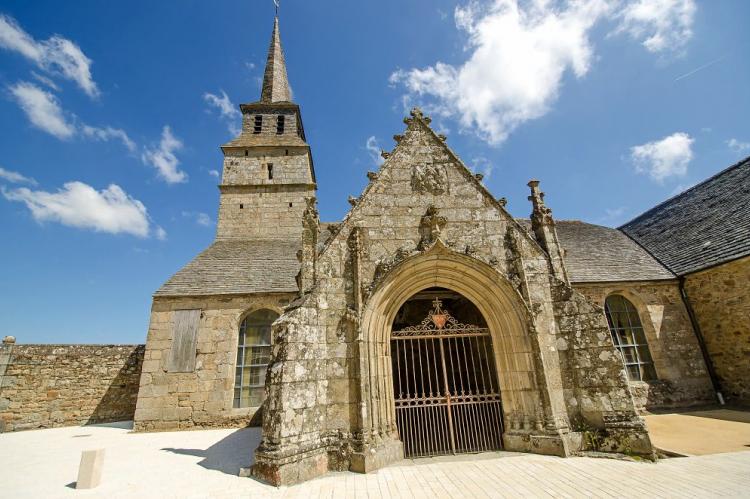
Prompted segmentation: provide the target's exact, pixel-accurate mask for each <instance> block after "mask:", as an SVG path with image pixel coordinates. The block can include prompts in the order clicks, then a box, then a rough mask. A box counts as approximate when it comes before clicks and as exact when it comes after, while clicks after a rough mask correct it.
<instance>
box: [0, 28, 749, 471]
mask: <svg viewBox="0 0 750 499" xmlns="http://www.w3.org/2000/svg"><path fill="white" fill-rule="evenodd" d="M240 109H241V111H242V132H241V133H240V135H239V136H238V137H236V138H235V139H233V140H232V141H230V142H228V143H226V144H224V145H223V146H222V151H223V155H224V163H223V173H222V179H221V184H220V185H219V190H220V193H221V196H220V204H219V215H218V226H217V233H216V239H215V241H214V242H213V243H212V244H211V245H210V246H209V247H208V248H207V249H206V250H205V251H203V252H202V253H200V254H199V255H198V256H196V257H195V259H194V260H192V261H191V262H190V263H188V264H187V265H186V266H185V267H184V268H183V269H181V270H180V271H179V272H177V273H176V274H175V275H174V276H172V277H171V278H170V279H169V280H168V281H167V282H166V283H165V284H164V285H163V286H162V287H161V288H159V289H158V290H157V291H156V293H155V294H154V298H153V306H152V310H151V320H150V326H149V331H148V337H147V340H146V345H145V350H144V349H141V350H140V351H139V352H135V353H134V354H131V357H129V359H130V360H129V362H131V364H129V365H131V367H132V366H134V365H136V364H137V365H140V366H141V368H140V371H139V372H140V378H138V373H139V372H138V371H137V370H136V371H133V369H131V370H127V371H121V372H119V374H118V375H121V376H126V377H125V378H122V379H126V380H127V381H128V383H131V384H132V383H133V379H135V380H136V381H135V384H138V383H139V386H138V388H137V392H136V391H135V390H136V389H135V388H133V389H132V390H130V391H128V394H130V395H127V394H126V395H117V396H113V397H114V398H113V399H116V400H118V401H121V400H123V397H126V396H127V397H131V398H132V402H133V403H134V404H135V412H134V420H135V429H136V430H138V431H154V430H169V429H187V428H193V427H225V426H243V425H247V424H259V425H260V424H262V434H263V438H262V443H261V445H260V447H259V448H258V449H257V450H253V449H247V454H248V463H250V462H251V461H253V462H254V464H253V467H252V470H251V471H250V473H252V474H253V475H254V476H256V477H259V478H261V479H263V480H266V481H268V482H270V483H273V484H290V483H295V482H299V481H303V480H306V479H309V478H312V477H314V476H317V475H320V474H322V473H325V472H327V471H329V470H344V469H349V470H354V471H361V472H367V471H371V470H374V469H377V468H380V467H382V466H384V465H386V464H388V463H391V462H393V461H396V460H399V459H402V458H403V457H405V456H406V457H416V456H430V455H439V454H449V453H464V452H477V451H485V450H498V449H505V450H512V451H521V452H534V453H542V454H552V455H558V456H570V455H574V454H577V453H581V452H584V451H589V450H593V451H599V452H611V453H624V454H629V455H640V456H645V457H651V456H652V455H653V449H652V445H651V442H650V440H649V435H648V431H647V428H646V426H645V424H644V421H643V419H642V418H641V416H640V415H639V414H640V413H641V412H642V411H643V410H645V409H653V408H660V407H673V406H683V405H698V404H706V403H713V402H716V401H717V398H718V399H722V397H725V398H727V399H728V400H730V401H733V402H736V403H742V402H745V403H747V402H750V291H749V288H750V287H749V286H748V284H747V283H748V282H750V158H748V159H745V160H744V161H742V162H740V163H738V164H736V165H734V166H731V167H729V168H728V169H726V170H724V171H723V172H721V173H719V174H718V175H716V176H714V177H712V178H710V179H708V180H706V181H704V182H703V183H701V184H698V185H696V186H695V187H693V188H691V189H689V190H688V191H686V192H684V193H682V194H680V195H678V196H676V197H674V198H672V199H670V200H668V201H665V202H664V203H662V204H661V205H659V206H657V207H655V208H653V209H651V210H649V211H648V212H646V213H644V214H643V215H641V216H640V217H638V218H636V219H635V220H633V221H631V222H629V223H628V224H626V225H624V226H623V227H621V228H619V229H612V228H608V227H602V226H598V225H593V224H588V223H584V222H579V221H564V220H555V219H554V218H553V216H552V211H551V210H550V208H549V207H547V206H546V204H545V202H544V193H543V192H542V191H541V190H540V183H539V182H538V181H536V180H531V181H530V182H529V184H528V186H529V201H530V204H529V210H530V217H529V218H528V219H518V218H514V217H513V216H511V215H510V214H509V213H508V211H506V209H505V201H504V199H502V198H500V199H498V198H496V197H495V196H494V195H493V194H492V193H490V192H489V191H488V190H487V188H486V187H485V186H484V185H483V184H482V177H481V175H478V174H474V173H472V172H471V171H470V170H469V169H468V168H467V167H466V166H465V165H464V164H463V163H462V161H461V160H460V158H458V157H457V156H456V155H455V154H454V153H453V152H452V151H451V149H450V147H449V146H448V144H447V143H446V137H445V136H443V135H440V134H437V133H435V131H433V129H432V128H431V127H430V119H429V117H427V116H425V115H424V114H423V113H422V112H421V111H420V110H419V109H414V110H413V111H412V112H411V114H410V115H409V116H408V117H406V118H405V119H404V126H403V127H402V128H401V129H397V130H396V131H397V132H398V135H395V136H394V140H395V143H396V144H395V147H394V149H393V150H392V151H390V152H384V153H383V156H384V158H385V161H384V163H383V164H382V166H381V167H380V169H379V170H378V171H376V172H369V173H368V174H367V175H368V178H369V183H368V185H367V187H366V188H365V189H364V191H363V192H362V193H361V195H360V196H358V197H350V199H349V202H350V204H351V209H350V210H349V212H348V213H347V215H346V216H345V217H344V218H343V220H340V221H336V222H330V223H328V222H322V221H320V219H319V216H318V211H317V209H316V179H315V170H314V167H313V160H312V153H311V148H310V146H309V144H308V143H307V141H306V139H305V132H304V127H303V121H302V115H301V113H300V107H299V105H298V104H296V103H294V102H292V101H291V93H290V90H289V83H288V79H287V71H286V66H285V62H284V54H283V51H282V47H281V39H280V33H279V23H278V19H276V20H275V22H274V27H273V34H272V38H271V44H270V48H269V52H268V60H267V64H266V68H265V74H264V79H263V85H262V91H261V96H260V99H259V100H258V101H257V102H253V103H249V104H242V105H241V106H240ZM3 348H5V349H6V350H7V351H8V352H10V353H9V354H8V355H9V357H8V359H10V358H11V357H10V355H13V353H12V348H13V345H12V344H8V345H4V346H3ZM15 348H16V349H17V350H16V353H15V355H17V356H18V355H23V352H24V351H23V350H22V346H20V345H18V346H16V347H15ZM19 349H21V350H19ZM6 350H3V352H5V351H6ZM125 353H128V352H125ZM133 355H135V357H133ZM0 360H1V359H0ZM113 362H114V363H115V364H116V363H117V362H118V361H117V359H115V361H113ZM141 363H142V364H141ZM6 364H7V365H8V369H10V371H9V374H7V376H9V377H12V376H16V381H15V382H14V383H15V386H16V391H13V392H12V395H13V397H17V396H18V393H19V392H18V387H19V386H20V385H23V383H26V382H23V383H19V382H18V379H20V378H19V377H20V376H21V375H20V374H15V375H14V374H13V372H14V371H13V363H12V360H6ZM0 365H2V362H0ZM123 373H124V374H123ZM0 379H2V374H0ZM138 379H139V382H138ZM28 384H29V385H31V384H32V382H31V381H29V382H28ZM0 386H2V385H0ZM113 386H114V385H113ZM118 386H122V387H124V386H125V384H124V382H123V384H121V385H118ZM122 389H123V390H125V388H122ZM126 391H127V390H126ZM107 393H109V392H107ZM136 393H137V395H136ZM2 397H6V398H7V399H8V400H9V401H13V400H14V398H13V397H11V396H10V395H7V392H4V393H0V404H1V403H2V400H3V398H2ZM63 398H64V397H63ZM129 400H130V399H129ZM11 405H12V404H10V403H9V404H6V406H5V407H3V405H0V419H2V418H4V420H5V421H6V422H5V424H6V429H13V425H14V424H16V427H17V428H22V427H24V426H23V425H21V426H18V424H19V423H18V421H20V420H21V419H23V418H21V417H16V416H17V414H18V413H20V412H22V409H16V410H15V412H14V410H13V408H14V407H16V406H15V405H14V406H13V407H11ZM9 407H10V409H9ZM97 407H99V406H97ZM115 412H117V411H115ZM8 414H10V415H11V416H7V415H8ZM87 414H88V413H87V412H86V411H83V412H82V413H81V414H79V416H80V417H78V419H77V420H78V421H80V420H82V419H83V420H85V418H86V417H89V416H88V415H87ZM110 417H111V415H110ZM102 419H106V415H105V416H102ZM73 420H76V419H75V418H73ZM66 421H67V420H66ZM14 422H15V423H14ZM25 427H29V426H28V425H27V426H25ZM253 452H254V459H253V457H252V453H253Z"/></svg>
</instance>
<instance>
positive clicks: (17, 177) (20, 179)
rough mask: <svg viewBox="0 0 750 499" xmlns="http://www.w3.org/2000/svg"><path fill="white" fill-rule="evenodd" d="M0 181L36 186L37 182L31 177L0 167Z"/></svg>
mask: <svg viewBox="0 0 750 499" xmlns="http://www.w3.org/2000/svg"><path fill="white" fill-rule="evenodd" d="M0 179H3V180H5V181H7V182H10V183H11V184H31V185H36V180H34V179H33V178H30V177H26V176H24V175H22V174H20V173H18V172H14V171H10V170H6V169H5V168H2V167H0Z"/></svg>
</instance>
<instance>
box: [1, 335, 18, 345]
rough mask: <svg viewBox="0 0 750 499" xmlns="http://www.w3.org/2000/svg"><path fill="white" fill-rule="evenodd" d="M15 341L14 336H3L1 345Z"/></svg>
mask: <svg viewBox="0 0 750 499" xmlns="http://www.w3.org/2000/svg"><path fill="white" fill-rule="evenodd" d="M15 342H16V337H15V336H6V337H5V338H3V345H12V344H14V343H15Z"/></svg>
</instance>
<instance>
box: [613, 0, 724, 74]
mask: <svg viewBox="0 0 750 499" xmlns="http://www.w3.org/2000/svg"><path fill="white" fill-rule="evenodd" d="M695 11H696V6H695V1H694V0H636V1H633V2H630V3H628V4H626V5H625V6H624V8H623V9H622V10H621V11H620V12H619V13H618V15H617V17H618V18H619V19H620V25H619V26H618V28H617V31H616V32H625V33H627V34H629V35H630V36H631V37H632V38H633V39H635V40H638V41H640V42H641V43H642V44H643V46H644V47H646V50H648V51H649V52H654V53H656V52H666V51H673V52H674V51H679V50H681V49H682V48H684V46H685V45H686V44H687V42H688V41H689V40H690V38H692V36H693V20H694V19H695ZM714 62H716V61H714Z"/></svg>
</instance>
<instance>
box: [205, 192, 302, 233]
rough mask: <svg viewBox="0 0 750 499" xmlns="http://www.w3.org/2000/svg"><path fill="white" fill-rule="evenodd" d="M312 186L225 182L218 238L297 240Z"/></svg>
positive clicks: (220, 204) (220, 206) (220, 205)
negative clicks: (232, 183) (227, 183)
mask: <svg viewBox="0 0 750 499" xmlns="http://www.w3.org/2000/svg"><path fill="white" fill-rule="evenodd" d="M314 195H315V189H314V187H312V186H304V185H296V186H284V185H258V186H222V188H221V199H220V201H219V221H218V227H217V230H216V238H217V239H286V240H292V241H294V240H296V239H298V238H299V237H301V236H300V235H301V233H302V213H303V212H304V211H305V198H306V197H310V196H314Z"/></svg>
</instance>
